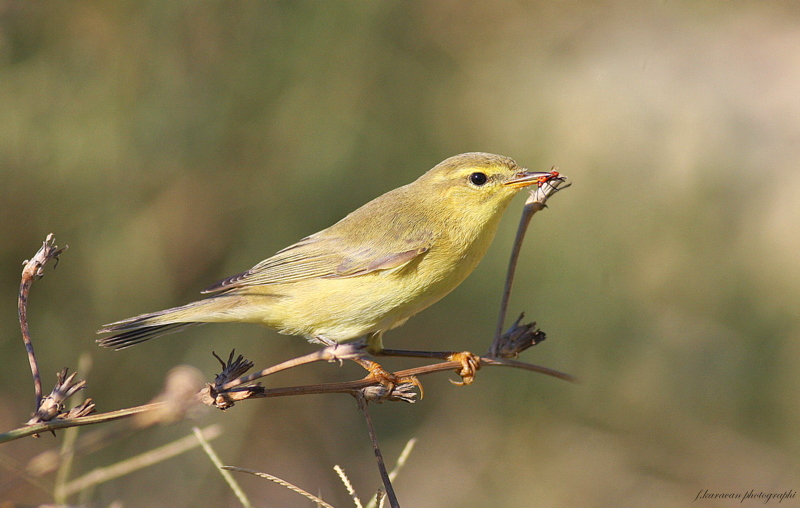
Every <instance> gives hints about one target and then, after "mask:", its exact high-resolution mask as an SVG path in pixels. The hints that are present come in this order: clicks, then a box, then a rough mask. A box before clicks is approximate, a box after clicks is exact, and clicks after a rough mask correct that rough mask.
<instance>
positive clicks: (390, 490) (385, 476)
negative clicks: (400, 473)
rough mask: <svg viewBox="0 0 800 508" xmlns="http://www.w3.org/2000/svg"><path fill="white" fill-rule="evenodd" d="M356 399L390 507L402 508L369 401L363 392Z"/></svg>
mask: <svg viewBox="0 0 800 508" xmlns="http://www.w3.org/2000/svg"><path fill="white" fill-rule="evenodd" d="M453 363H456V362H453ZM355 397H356V401H358V408H359V409H360V410H361V412H362V413H364V419H365V420H366V421H367V430H368V431H369V438H370V440H371V441H372V450H373V451H374V452H375V461H376V462H377V463H378V471H380V474H381V480H383V486H384V488H385V489H386V496H387V497H388V498H389V505H390V506H391V507H392V508H400V503H399V502H398V501H397V495H396V494H395V493H394V487H392V480H390V479H389V473H387V472H386V464H384V463H383V455H382V454H381V447H380V446H379V445H378V436H377V435H376V434H375V427H374V426H373V425H372V417H371V416H370V415H369V409H367V401H366V400H365V399H364V395H362V394H361V392H358V393H357V394H356V395H355Z"/></svg>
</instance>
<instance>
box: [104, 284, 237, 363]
mask: <svg viewBox="0 0 800 508" xmlns="http://www.w3.org/2000/svg"><path fill="white" fill-rule="evenodd" d="M237 300H238V299H236V298H230V297H228V295H219V296H215V297H212V298H208V299H205V300H200V301H197V302H192V303H190V304H187V305H184V306H182V307H175V308H172V309H166V310H161V311H158V312H152V313H150V314H141V315H139V316H135V317H132V318H128V319H125V320H122V321H117V322H116V323H111V324H107V325H105V326H103V328H101V329H100V330H98V331H97V333H113V332H121V333H116V334H114V335H112V336H110V337H103V338H102V339H97V343H98V344H100V345H101V346H103V347H108V348H114V349H115V350H117V351H119V350H120V349H125V348H127V347H131V346H134V345H136V344H139V343H141V342H144V341H147V340H150V339H154V338H156V337H160V336H162V335H166V334H169V333H175V332H180V331H181V330H183V329H185V328H187V327H189V326H193V325H198V324H202V323H211V322H224V321H234V320H236V317H235V316H234V314H235V311H234V309H235V308H236V307H237V303H239V302H238V301H237Z"/></svg>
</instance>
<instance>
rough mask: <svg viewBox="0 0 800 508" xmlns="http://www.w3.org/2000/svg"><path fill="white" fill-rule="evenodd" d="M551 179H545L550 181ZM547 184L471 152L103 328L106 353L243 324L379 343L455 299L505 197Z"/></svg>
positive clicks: (327, 339) (504, 160)
mask: <svg viewBox="0 0 800 508" xmlns="http://www.w3.org/2000/svg"><path fill="white" fill-rule="evenodd" d="M557 175H558V174H557V173H555V176H557ZM552 177H553V173H551V172H532V171H528V170H527V169H525V168H524V167H521V166H519V165H518V164H517V163H516V162H515V161H514V160H513V159H511V158H509V157H505V156H502V155H495V154H490V153H483V152H471V153H463V154H460V155H455V156H452V157H449V158H447V159H445V160H444V161H442V162H440V163H439V164H437V165H436V166H434V167H433V168H432V169H430V170H429V171H427V172H426V173H424V174H423V175H422V176H420V177H419V178H418V179H417V180H415V181H413V182H411V183H409V184H407V185H404V186H402V187H398V188H396V189H394V190H391V191H389V192H387V193H385V194H383V195H382V196H379V197H377V198H375V199H373V200H372V201H370V202H368V203H367V204H365V205H363V206H361V207H360V208H358V209H356V210H355V211H354V212H352V213H350V214H349V215H347V216H346V217H344V218H343V219H341V220H340V221H339V222H337V223H335V224H333V225H332V226H330V227H328V228H327V229H323V230H322V231H319V232H318V233H314V234H312V235H310V236H307V237H305V238H303V239H302V240H300V241H298V242H297V243H295V244H293V245H290V246H288V247H286V248H285V249H282V250H280V251H278V252H277V253H276V254H275V255H273V256H272V257H269V258H267V259H265V260H264V261H261V262H260V263H258V264H256V265H255V266H253V267H252V268H250V269H249V270H247V271H245V272H242V273H239V274H237V275H234V276H231V277H228V278H225V279H223V280H221V281H219V282H217V283H216V284H214V285H212V286H211V287H209V288H208V289H206V290H205V291H203V292H202V293H203V294H207V295H209V296H208V297H206V298H205V299H201V300H198V301H195V302H192V303H189V304H187V305H183V306H180V307H175V308H171V309H166V310H161V311H158V312H152V313H148V314H141V315H138V316H135V317H131V318H128V319H125V320H122V321H117V322H115V323H110V324H108V325H105V326H104V327H103V328H102V329H100V330H99V331H98V333H103V334H105V333H113V334H114V335H111V336H108V337H104V338H100V339H98V340H97V342H98V343H99V344H100V345H101V346H103V347H107V348H114V349H116V350H120V349H125V348H127V347H130V346H133V345H136V344H139V343H141V342H145V341H147V340H150V339H153V338H155V337H158V336H161V335H165V334H168V333H172V332H177V331H181V330H183V329H185V328H186V327H189V326H192V325H195V324H201V323H217V322H247V323H259V324H262V325H266V326H267V327H271V328H274V329H276V330H277V331H278V332H279V333H281V334H288V335H299V336H303V337H305V338H307V339H308V340H309V341H311V342H314V343H319V344H323V345H332V344H338V343H340V342H347V341H352V340H355V339H359V338H364V337H366V345H367V351H368V352H370V353H373V354H379V353H381V351H383V350H384V346H383V334H384V333H385V332H387V331H389V330H392V329H394V328H397V327H399V326H401V325H403V324H404V323H405V322H406V321H407V320H408V319H409V318H411V317H412V316H414V315H415V314H417V313H418V312H420V311H422V310H424V309H426V308H427V307H429V306H431V305H432V304H434V303H435V302H437V301H439V300H440V299H441V298H443V297H444V296H446V295H447V294H448V293H450V292H451V291H452V290H453V289H455V288H456V287H457V286H458V285H459V284H461V282H462V281H464V279H465V278H466V277H467V276H468V275H469V274H470V273H471V272H472V271H473V270H474V269H475V267H476V266H477V264H478V262H479V261H480V260H481V258H483V256H484V254H485V253H486V251H487V250H488V248H489V246H490V244H491V243H492V240H493V238H494V236H495V233H496V231H497V228H498V224H499V222H500V219H501V216H502V215H503V212H504V211H505V210H506V209H507V208H508V206H509V204H510V203H511V200H512V198H513V197H514V195H515V194H516V193H517V192H518V191H519V190H520V189H523V188H525V187H528V186H531V185H534V184H537V183H539V184H541V183H543V182H545V181H547V180H548V179H549V178H552Z"/></svg>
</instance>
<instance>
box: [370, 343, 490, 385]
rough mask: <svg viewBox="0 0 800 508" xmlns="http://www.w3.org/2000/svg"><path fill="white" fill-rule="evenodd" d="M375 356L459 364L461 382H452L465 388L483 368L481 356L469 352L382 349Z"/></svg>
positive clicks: (374, 353) (458, 372)
mask: <svg viewBox="0 0 800 508" xmlns="http://www.w3.org/2000/svg"><path fill="white" fill-rule="evenodd" d="M372 354H373V355H375V356H405V357H411V358H435V359H438V360H444V361H447V362H459V363H461V368H460V369H459V370H457V371H456V373H457V374H458V375H459V376H461V381H451V382H452V383H453V384H456V385H459V386H463V385H468V384H472V382H473V381H474V380H475V373H476V372H477V371H478V370H480V368H481V359H480V357H479V356H477V355H475V354H474V353H471V352H469V351H409V350H406V349H381V350H380V351H376V352H372Z"/></svg>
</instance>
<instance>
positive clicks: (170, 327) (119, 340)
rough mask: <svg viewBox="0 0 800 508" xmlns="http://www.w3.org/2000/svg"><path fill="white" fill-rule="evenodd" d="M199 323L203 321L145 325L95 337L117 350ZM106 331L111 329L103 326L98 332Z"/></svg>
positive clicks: (99, 341)
mask: <svg viewBox="0 0 800 508" xmlns="http://www.w3.org/2000/svg"><path fill="white" fill-rule="evenodd" d="M199 324H203V323H171V324H167V325H151V326H146V325H145V326H142V327H140V328H134V329H132V330H128V331H126V332H123V333H118V334H117V335H112V336H111V337H103V338H102V339H97V343H98V344H100V345H101V346H103V347H108V348H114V350H115V351H119V350H120V349H125V348H129V347H131V346H135V345H136V344H140V343H142V342H144V341H147V340H150V339H155V338H156V337H161V336H162V335H167V334H170V333H177V332H180V331H183V330H184V329H185V328H188V327H190V326H194V325H199ZM106 331H111V329H109V328H104V329H103V330H100V332H106Z"/></svg>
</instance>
